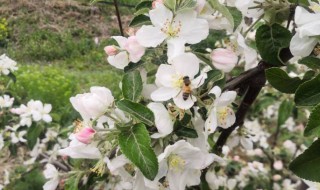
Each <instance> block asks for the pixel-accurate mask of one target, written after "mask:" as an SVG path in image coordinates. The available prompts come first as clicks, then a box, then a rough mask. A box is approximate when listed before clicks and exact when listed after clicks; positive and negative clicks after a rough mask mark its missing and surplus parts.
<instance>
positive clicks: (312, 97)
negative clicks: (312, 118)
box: [294, 75, 320, 106]
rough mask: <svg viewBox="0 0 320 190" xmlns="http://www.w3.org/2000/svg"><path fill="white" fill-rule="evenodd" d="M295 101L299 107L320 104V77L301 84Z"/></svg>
mask: <svg viewBox="0 0 320 190" xmlns="http://www.w3.org/2000/svg"><path fill="white" fill-rule="evenodd" d="M294 101H295V103H296V105H297V106H315V105H317V104H318V103H320V75H318V76H316V77H315V78H314V79H312V80H309V81H307V82H304V83H303V84H301V85H300V86H299V88H298V89H297V91H296V94H295V97H294Z"/></svg>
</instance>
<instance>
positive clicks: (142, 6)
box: [136, 1, 152, 11]
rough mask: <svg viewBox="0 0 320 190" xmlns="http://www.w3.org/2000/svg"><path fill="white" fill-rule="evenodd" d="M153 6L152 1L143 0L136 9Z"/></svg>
mask: <svg viewBox="0 0 320 190" xmlns="http://www.w3.org/2000/svg"><path fill="white" fill-rule="evenodd" d="M151 7H152V1H141V2H140V3H138V4H137V6H136V11H139V10H140V9H145V8H151Z"/></svg>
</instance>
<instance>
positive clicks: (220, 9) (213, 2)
mask: <svg viewBox="0 0 320 190" xmlns="http://www.w3.org/2000/svg"><path fill="white" fill-rule="evenodd" d="M208 2H209V4H210V5H211V7H212V8H213V9H215V10H217V11H218V12H219V13H221V14H222V15H223V16H224V17H226V18H227V20H228V21H229V23H230V25H231V27H232V28H234V20H233V16H232V14H231V13H230V11H229V9H228V8H227V7H226V6H224V5H222V4H221V3H220V2H219V0H209V1H208Z"/></svg>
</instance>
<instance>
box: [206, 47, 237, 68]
mask: <svg viewBox="0 0 320 190" xmlns="http://www.w3.org/2000/svg"><path fill="white" fill-rule="evenodd" d="M211 60H212V64H213V66H214V67H215V68H217V69H219V70H222V71H223V72H226V73H228V72H230V71H231V70H232V69H233V68H234V67H235V66H236V64H237V62H238V56H237V55H236V54H235V53H234V52H233V51H231V50H229V49H223V48H217V49H215V50H213V51H212V52H211Z"/></svg>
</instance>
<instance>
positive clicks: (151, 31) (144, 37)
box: [136, 26, 167, 47]
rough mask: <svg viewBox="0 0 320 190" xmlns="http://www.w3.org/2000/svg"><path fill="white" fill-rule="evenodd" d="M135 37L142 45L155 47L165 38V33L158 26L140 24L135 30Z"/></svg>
mask: <svg viewBox="0 0 320 190" xmlns="http://www.w3.org/2000/svg"><path fill="white" fill-rule="evenodd" d="M136 37H137V40H138V42H139V43H140V44H141V45H142V46H144V47H157V46H158V45H160V44H161V43H162V42H163V41H164V40H165V39H166V38H167V35H166V34H165V33H163V32H162V31H161V28H159V27H154V26H142V27H141V28H140V29H139V30H138V31H137V34H136Z"/></svg>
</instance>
